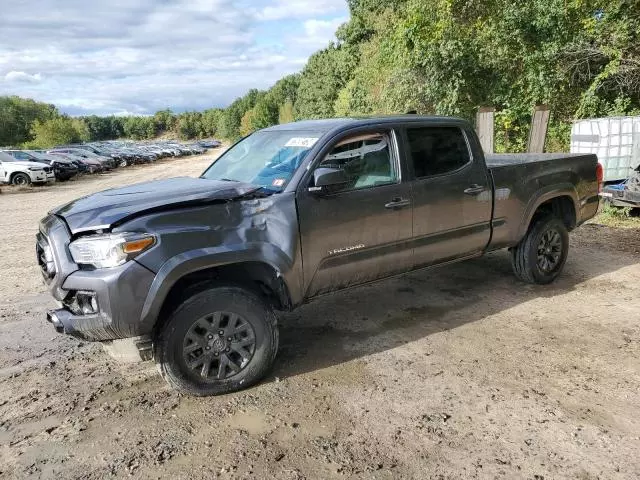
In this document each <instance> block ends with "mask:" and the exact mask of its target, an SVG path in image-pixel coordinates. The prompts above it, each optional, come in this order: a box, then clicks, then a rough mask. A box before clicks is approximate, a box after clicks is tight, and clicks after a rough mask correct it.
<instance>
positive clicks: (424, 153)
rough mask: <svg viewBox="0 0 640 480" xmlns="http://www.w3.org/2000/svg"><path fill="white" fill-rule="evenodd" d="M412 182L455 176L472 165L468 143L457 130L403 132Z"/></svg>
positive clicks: (412, 129)
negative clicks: (405, 137)
mask: <svg viewBox="0 0 640 480" xmlns="http://www.w3.org/2000/svg"><path fill="white" fill-rule="evenodd" d="M406 135H407V144H408V148H409V154H410V155H409V162H410V163H411V164H412V166H413V171H414V175H415V178H418V179H419V178H428V177H434V176H438V175H446V174H448V173H452V172H455V171H456V170H459V169H461V168H463V167H464V166H466V165H468V164H469V163H471V155H470V153H469V147H468V144H467V139H466V137H465V135H464V133H463V132H462V129H460V128H459V127H456V126H442V127H437V126H434V127H415V128H410V127H408V128H406Z"/></svg>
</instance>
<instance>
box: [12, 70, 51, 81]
mask: <svg viewBox="0 0 640 480" xmlns="http://www.w3.org/2000/svg"><path fill="white" fill-rule="evenodd" d="M4 79H5V81H7V82H30V83H37V82H39V81H40V80H42V75H41V74H39V73H36V74H34V75H29V74H28V73H26V72H17V71H15V70H12V71H10V72H8V73H7V74H6V75H5V76H4Z"/></svg>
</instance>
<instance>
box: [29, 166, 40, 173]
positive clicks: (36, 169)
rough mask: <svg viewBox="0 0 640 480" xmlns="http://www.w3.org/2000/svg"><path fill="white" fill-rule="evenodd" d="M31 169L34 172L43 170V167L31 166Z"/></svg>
mask: <svg viewBox="0 0 640 480" xmlns="http://www.w3.org/2000/svg"><path fill="white" fill-rule="evenodd" d="M29 170H31V171H32V172H41V171H42V168H39V167H29Z"/></svg>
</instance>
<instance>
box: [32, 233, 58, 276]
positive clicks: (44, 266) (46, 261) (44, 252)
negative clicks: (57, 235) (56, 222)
mask: <svg viewBox="0 0 640 480" xmlns="http://www.w3.org/2000/svg"><path fill="white" fill-rule="evenodd" d="M36 256H37V259H38V265H39V266H40V271H41V273H42V276H43V277H44V280H45V282H47V283H49V282H50V281H51V280H52V279H53V277H55V276H56V264H55V262H54V260H53V251H52V250H51V245H50V244H49V240H47V237H45V236H44V235H42V233H38V235H37V240H36Z"/></svg>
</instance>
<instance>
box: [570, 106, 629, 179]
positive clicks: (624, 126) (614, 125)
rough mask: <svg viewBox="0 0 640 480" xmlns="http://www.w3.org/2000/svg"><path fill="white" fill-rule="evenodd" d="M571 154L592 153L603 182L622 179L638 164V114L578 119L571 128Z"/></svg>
mask: <svg viewBox="0 0 640 480" xmlns="http://www.w3.org/2000/svg"><path fill="white" fill-rule="evenodd" d="M571 153H595V154H596V155H598V161H599V162H600V163H601V164H602V166H603V167H604V180H605V182H612V181H616V180H624V179H626V178H628V177H629V176H631V174H632V173H633V170H635V169H636V168H638V166H639V165H640V117H608V118H590V119H586V120H579V121H577V122H575V123H574V124H573V127H572V128H571Z"/></svg>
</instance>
